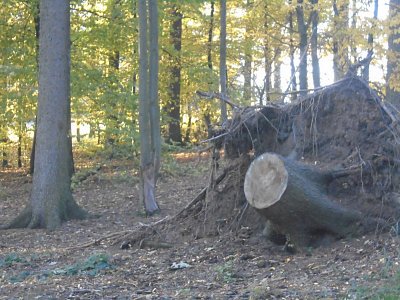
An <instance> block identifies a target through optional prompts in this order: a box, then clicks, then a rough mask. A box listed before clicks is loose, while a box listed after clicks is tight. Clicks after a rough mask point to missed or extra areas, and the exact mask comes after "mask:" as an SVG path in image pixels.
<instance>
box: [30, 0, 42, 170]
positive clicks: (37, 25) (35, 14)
mask: <svg viewBox="0 0 400 300" xmlns="http://www.w3.org/2000/svg"><path fill="white" fill-rule="evenodd" d="M33 21H34V24H35V42H36V52H35V58H36V69H37V70H38V71H39V47H40V45H39V38H40V1H39V0H38V1H37V4H36V9H35V10H34V12H33ZM36 129H37V114H36V116H35V128H34V131H33V140H32V149H31V155H30V160H29V174H30V175H32V174H33V172H34V171H35V148H36Z"/></svg>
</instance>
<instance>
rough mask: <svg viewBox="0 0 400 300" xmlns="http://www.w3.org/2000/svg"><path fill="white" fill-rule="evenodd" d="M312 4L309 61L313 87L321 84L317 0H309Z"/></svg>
mask: <svg viewBox="0 0 400 300" xmlns="http://www.w3.org/2000/svg"><path fill="white" fill-rule="evenodd" d="M311 3H312V5H313V9H312V12H311V25H312V32H311V62H312V68H313V70H312V74H313V83H314V88H318V87H320V86H321V80H320V77H321V76H320V70H319V59H318V22H319V15H318V8H317V7H316V6H317V4H318V0H311Z"/></svg>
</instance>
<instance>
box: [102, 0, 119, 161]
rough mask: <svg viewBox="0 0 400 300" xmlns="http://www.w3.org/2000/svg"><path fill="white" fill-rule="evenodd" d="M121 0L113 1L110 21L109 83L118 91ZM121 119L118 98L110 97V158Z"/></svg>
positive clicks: (106, 142)
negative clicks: (118, 24)
mask: <svg viewBox="0 0 400 300" xmlns="http://www.w3.org/2000/svg"><path fill="white" fill-rule="evenodd" d="M120 6H121V0H112V1H111V18H110V23H109V30H110V32H111V41H110V43H111V48H112V49H111V51H110V53H109V55H108V64H109V79H108V80H109V85H110V89H111V90H113V91H114V92H118V84H119V83H118V78H117V75H118V72H119V68H120V56H121V54H120V51H119V49H118V46H117V41H118V39H119V28H118V26H117V25H116V24H117V23H118V20H119V19H120V18H121V7H120ZM119 123H120V122H119V120H118V105H117V102H116V99H110V101H109V109H108V110H107V119H106V130H105V139H104V141H105V144H106V146H107V147H110V148H111V155H110V158H112V157H113V156H114V148H115V143H116V142H117V141H118V131H119V126H120V124H119Z"/></svg>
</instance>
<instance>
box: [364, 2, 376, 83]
mask: <svg viewBox="0 0 400 300" xmlns="http://www.w3.org/2000/svg"><path fill="white" fill-rule="evenodd" d="M378 4H379V1H378V0H374V21H376V20H377V19H378ZM374 27H375V25H373V26H372V28H374ZM372 28H371V29H372ZM373 53H374V35H373V33H372V32H370V33H368V56H372V54H373ZM369 65H370V60H369V61H368V62H367V63H366V65H365V66H364V69H363V71H362V77H363V78H364V80H365V81H367V82H368V81H369Z"/></svg>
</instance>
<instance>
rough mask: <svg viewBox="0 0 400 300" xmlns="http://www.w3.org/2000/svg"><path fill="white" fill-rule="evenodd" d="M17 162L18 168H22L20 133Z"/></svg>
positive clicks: (20, 136)
mask: <svg viewBox="0 0 400 300" xmlns="http://www.w3.org/2000/svg"><path fill="white" fill-rule="evenodd" d="M17 163H18V168H22V133H20V134H19V135H18V149H17Z"/></svg>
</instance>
